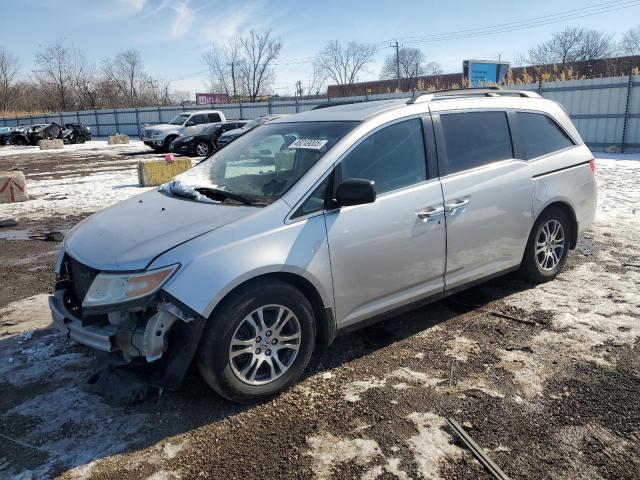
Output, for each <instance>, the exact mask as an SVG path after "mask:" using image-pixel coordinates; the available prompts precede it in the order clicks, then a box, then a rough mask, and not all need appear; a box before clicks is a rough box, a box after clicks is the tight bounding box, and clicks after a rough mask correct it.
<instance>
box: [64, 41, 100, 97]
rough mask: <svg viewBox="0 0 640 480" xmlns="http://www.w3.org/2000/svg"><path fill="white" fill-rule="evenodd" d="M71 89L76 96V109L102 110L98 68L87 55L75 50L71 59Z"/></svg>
mask: <svg viewBox="0 0 640 480" xmlns="http://www.w3.org/2000/svg"><path fill="white" fill-rule="evenodd" d="M70 79H71V87H72V89H73V91H74V93H75V96H76V102H77V105H76V108H78V109H97V108H100V105H99V100H100V90H99V83H100V80H99V78H98V74H97V70H96V66H95V64H94V63H91V62H89V61H88V60H87V57H86V55H85V54H84V53H83V52H82V51H80V50H75V51H74V54H73V55H72V58H71V78H70Z"/></svg>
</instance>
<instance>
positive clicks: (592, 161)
mask: <svg viewBox="0 0 640 480" xmlns="http://www.w3.org/2000/svg"><path fill="white" fill-rule="evenodd" d="M589 167H591V171H592V172H593V173H596V160H595V158H592V159H591V160H589Z"/></svg>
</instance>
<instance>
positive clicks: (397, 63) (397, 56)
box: [389, 40, 400, 91]
mask: <svg viewBox="0 0 640 480" xmlns="http://www.w3.org/2000/svg"><path fill="white" fill-rule="evenodd" d="M389 46H390V47H391V48H395V49H396V78H397V79H398V86H397V89H398V91H400V46H399V45H398V40H396V42H395V43H392V44H391V45H389Z"/></svg>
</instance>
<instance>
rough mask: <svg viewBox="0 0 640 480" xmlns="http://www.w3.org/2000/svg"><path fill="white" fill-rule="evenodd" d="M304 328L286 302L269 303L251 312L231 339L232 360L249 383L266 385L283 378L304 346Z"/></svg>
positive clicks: (233, 364) (240, 376)
mask: <svg viewBox="0 0 640 480" xmlns="http://www.w3.org/2000/svg"><path fill="white" fill-rule="evenodd" d="M301 335H302V331H301V329H300V322H299V321H298V318H297V317H296V316H295V314H294V313H293V312H292V311H291V310H289V309H288V308H287V307H285V306H282V305H265V306H262V307H260V308H257V309H255V310H254V311H253V312H251V313H250V314H249V315H247V316H246V317H245V318H244V319H243V320H242V322H240V325H238V328H236V330H235V332H234V333H233V336H232V338H231V345H230V346H229V363H230V365H231V369H232V371H233V373H234V374H235V375H236V377H238V379H240V380H241V381H242V382H244V383H247V384H249V385H264V384H267V383H270V382H272V381H274V380H275V379H277V378H279V377H281V376H282V375H283V374H284V373H285V372H286V371H287V370H289V368H290V367H291V365H292V364H293V362H294V360H295V359H296V356H297V355H298V350H299V349H300V341H301Z"/></svg>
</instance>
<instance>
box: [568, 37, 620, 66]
mask: <svg viewBox="0 0 640 480" xmlns="http://www.w3.org/2000/svg"><path fill="white" fill-rule="evenodd" d="M612 40H613V34H606V33H603V32H598V31H597V30H585V31H584V32H583V35H582V41H581V42H580V50H579V51H578V56H577V58H576V61H586V60H597V59H598V58H606V57H610V56H612V55H613V50H614V48H613V41H612Z"/></svg>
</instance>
